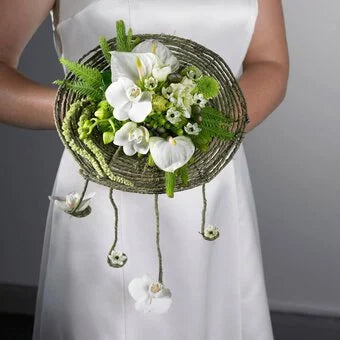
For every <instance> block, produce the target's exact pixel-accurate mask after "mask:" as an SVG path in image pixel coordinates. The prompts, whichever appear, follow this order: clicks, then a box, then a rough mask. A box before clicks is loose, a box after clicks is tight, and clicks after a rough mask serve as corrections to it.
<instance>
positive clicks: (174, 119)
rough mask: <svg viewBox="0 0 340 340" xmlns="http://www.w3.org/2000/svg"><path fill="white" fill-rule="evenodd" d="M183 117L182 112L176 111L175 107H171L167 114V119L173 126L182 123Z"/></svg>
mask: <svg viewBox="0 0 340 340" xmlns="http://www.w3.org/2000/svg"><path fill="white" fill-rule="evenodd" d="M181 115H182V113H181V112H180V111H178V110H176V109H175V108H174V107H170V109H168V111H167V112H166V119H167V120H168V121H169V122H170V123H171V124H176V123H178V122H180V121H181Z"/></svg>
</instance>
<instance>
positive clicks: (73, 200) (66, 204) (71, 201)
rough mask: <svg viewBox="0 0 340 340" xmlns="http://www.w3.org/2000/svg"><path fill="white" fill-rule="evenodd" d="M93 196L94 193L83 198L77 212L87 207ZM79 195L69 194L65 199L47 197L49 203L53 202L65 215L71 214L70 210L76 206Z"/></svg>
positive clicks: (75, 193) (76, 193)
mask: <svg viewBox="0 0 340 340" xmlns="http://www.w3.org/2000/svg"><path fill="white" fill-rule="evenodd" d="M94 195H95V192H92V193H90V194H87V195H85V196H84V198H83V200H82V202H81V203H80V205H79V207H78V209H77V212H82V211H84V210H85V209H87V208H88V207H89V204H90V200H91V199H92V198H93V196H94ZM80 197H81V195H80V194H79V193H78V192H75V191H73V192H71V193H69V194H68V195H66V196H65V197H61V196H48V198H49V200H50V201H53V202H55V205H56V206H57V207H58V208H60V209H61V210H63V211H65V212H66V213H70V212H72V210H73V209H74V208H75V207H76V206H77V205H78V203H79V200H80Z"/></svg>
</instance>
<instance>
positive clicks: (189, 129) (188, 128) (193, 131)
mask: <svg viewBox="0 0 340 340" xmlns="http://www.w3.org/2000/svg"><path fill="white" fill-rule="evenodd" d="M184 130H185V132H186V133H188V134H189V135H198V134H199V133H200V131H201V130H202V129H201V128H199V127H198V124H197V123H194V124H192V123H188V124H187V125H185V126H184Z"/></svg>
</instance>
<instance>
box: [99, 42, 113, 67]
mask: <svg viewBox="0 0 340 340" xmlns="http://www.w3.org/2000/svg"><path fill="white" fill-rule="evenodd" d="M99 45H100V48H101V49H102V53H103V55H104V57H105V59H106V61H107V63H108V64H110V63H111V54H110V46H109V43H108V42H107V40H106V38H105V37H103V36H101V37H99Z"/></svg>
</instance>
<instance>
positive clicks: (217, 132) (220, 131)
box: [200, 124, 235, 140]
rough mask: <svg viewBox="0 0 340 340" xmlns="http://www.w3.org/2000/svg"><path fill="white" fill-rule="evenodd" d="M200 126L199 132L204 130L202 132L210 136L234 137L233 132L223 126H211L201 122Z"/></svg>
mask: <svg viewBox="0 0 340 340" xmlns="http://www.w3.org/2000/svg"><path fill="white" fill-rule="evenodd" d="M200 128H201V129H202V130H201V133H202V132H204V134H206V135H209V136H210V137H217V138H219V139H223V140H228V139H232V138H234V137H235V132H232V131H228V130H227V129H226V128H225V127H223V126H218V127H214V128H211V127H209V126H207V125H203V124H201V125H200Z"/></svg>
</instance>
